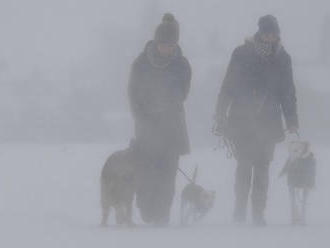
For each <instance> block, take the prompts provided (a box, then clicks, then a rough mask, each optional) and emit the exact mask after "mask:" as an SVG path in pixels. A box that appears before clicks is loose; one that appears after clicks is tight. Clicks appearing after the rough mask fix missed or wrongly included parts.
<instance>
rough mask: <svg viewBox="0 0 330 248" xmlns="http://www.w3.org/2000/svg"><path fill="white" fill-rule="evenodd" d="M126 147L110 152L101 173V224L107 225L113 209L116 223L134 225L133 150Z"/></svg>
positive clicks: (134, 160) (131, 147)
mask: <svg viewBox="0 0 330 248" xmlns="http://www.w3.org/2000/svg"><path fill="white" fill-rule="evenodd" d="M132 143H133V142H131V145H130V147H129V148H128V149H126V150H123V151H118V152H115V153H114V154H112V155H111V156H110V157H109V158H108V160H107V161H106V163H105V165H104V167H103V170H102V174H101V205H102V221H101V225H102V226H107V221H108V217H109V213H110V209H111V208H113V209H114V210H115V215H116V223H117V225H129V226H130V225H134V223H133V220H132V207H133V201H134V195H135V191H136V186H135V162H136V159H135V152H134V149H133V145H132Z"/></svg>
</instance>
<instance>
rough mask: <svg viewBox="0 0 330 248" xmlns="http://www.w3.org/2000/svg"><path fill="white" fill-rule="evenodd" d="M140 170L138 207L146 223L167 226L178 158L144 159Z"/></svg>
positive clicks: (155, 157)
mask: <svg viewBox="0 0 330 248" xmlns="http://www.w3.org/2000/svg"><path fill="white" fill-rule="evenodd" d="M143 160H144V163H143V164H141V165H140V168H139V169H138V182H137V185H138V186H137V196H136V202H137V207H138V208H139V210H140V213H141V217H142V219H143V221H144V222H146V223H153V224H159V225H166V224H168V223H169V220H170V212H171V207H172V202H173V197H174V193H175V183H176V174H177V169H178V161H179V157H178V156H173V155H172V156H170V155H167V156H164V155H159V156H153V157H148V158H145V159H143Z"/></svg>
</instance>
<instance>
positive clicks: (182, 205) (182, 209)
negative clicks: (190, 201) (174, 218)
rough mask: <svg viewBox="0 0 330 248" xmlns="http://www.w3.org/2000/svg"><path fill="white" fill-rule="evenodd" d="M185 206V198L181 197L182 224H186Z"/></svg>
mask: <svg viewBox="0 0 330 248" xmlns="http://www.w3.org/2000/svg"><path fill="white" fill-rule="evenodd" d="M184 208H185V202H184V200H183V199H181V204H180V224H181V226H184V225H185V217H184Z"/></svg>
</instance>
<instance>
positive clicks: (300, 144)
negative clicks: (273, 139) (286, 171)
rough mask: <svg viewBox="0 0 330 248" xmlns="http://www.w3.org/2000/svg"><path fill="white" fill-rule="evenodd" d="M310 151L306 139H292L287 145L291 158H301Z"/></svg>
mask: <svg viewBox="0 0 330 248" xmlns="http://www.w3.org/2000/svg"><path fill="white" fill-rule="evenodd" d="M309 153H310V145H309V142H307V141H294V142H291V143H290V145H289V154H290V158H291V159H297V158H302V157H304V156H306V155H307V154H309Z"/></svg>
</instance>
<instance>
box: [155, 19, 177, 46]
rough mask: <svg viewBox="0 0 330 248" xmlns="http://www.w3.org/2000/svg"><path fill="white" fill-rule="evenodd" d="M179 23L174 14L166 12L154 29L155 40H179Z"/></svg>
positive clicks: (160, 41) (158, 41)
mask: <svg viewBox="0 0 330 248" xmlns="http://www.w3.org/2000/svg"><path fill="white" fill-rule="evenodd" d="M179 33H180V30H179V23H178V22H177V20H176V19H175V17H174V15H172V14H170V13H166V14H165V15H164V16H163V19H162V23H161V24H159V26H158V27H157V29H156V32H155V38H154V40H155V42H157V43H170V44H177V43H178V42H179Z"/></svg>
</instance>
